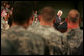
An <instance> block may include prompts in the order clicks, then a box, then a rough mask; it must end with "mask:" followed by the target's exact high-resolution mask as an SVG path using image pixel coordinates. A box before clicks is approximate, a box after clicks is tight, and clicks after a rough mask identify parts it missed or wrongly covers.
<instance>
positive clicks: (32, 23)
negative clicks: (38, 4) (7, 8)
mask: <svg viewBox="0 0 84 56" xmlns="http://www.w3.org/2000/svg"><path fill="white" fill-rule="evenodd" d="M13 8H14V10H13V11H12V13H13V15H12V17H11V18H12V19H13V20H12V24H11V27H9V29H7V30H4V31H2V29H3V28H2V29H1V54H2V55H82V54H83V31H82V30H80V27H79V18H80V14H79V12H78V11H77V10H75V9H72V10H70V11H69V13H68V16H67V20H65V21H66V24H67V26H66V27H67V30H66V32H64V33H62V32H60V30H57V29H56V26H55V27H54V26H53V25H54V23H56V22H57V21H55V20H56V12H55V9H54V8H52V7H49V6H47V7H44V8H42V9H41V10H40V14H39V15H36V14H37V11H36V12H35V13H36V14H35V15H32V14H33V11H32V10H33V5H32V2H31V1H28V2H25V1H16V2H14V4H13ZM37 16H38V17H37ZM1 20H2V17H1ZM54 21H55V22H54ZM53 22H54V23H53ZM57 24H58V23H57ZM59 24H62V23H59ZM61 26H63V25H61ZM57 27H58V26H57Z"/></svg>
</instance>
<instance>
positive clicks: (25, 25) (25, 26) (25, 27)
mask: <svg viewBox="0 0 84 56" xmlns="http://www.w3.org/2000/svg"><path fill="white" fill-rule="evenodd" d="M16 25H18V24H17V23H13V24H12V26H11V27H14V26H16ZM18 26H22V27H23V28H24V29H27V27H28V25H27V24H23V25H18Z"/></svg>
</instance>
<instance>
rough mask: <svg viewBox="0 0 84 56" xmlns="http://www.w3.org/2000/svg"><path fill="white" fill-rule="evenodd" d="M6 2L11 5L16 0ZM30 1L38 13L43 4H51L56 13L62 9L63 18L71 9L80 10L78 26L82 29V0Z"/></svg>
mask: <svg viewBox="0 0 84 56" xmlns="http://www.w3.org/2000/svg"><path fill="white" fill-rule="evenodd" d="M2 2H4V1H2ZM8 2H10V4H11V5H13V3H14V2H16V1H8ZM32 2H33V5H34V8H33V10H34V11H36V10H37V11H38V14H39V11H40V9H42V8H43V7H45V6H51V7H53V8H55V10H56V13H57V12H58V10H62V11H63V14H62V16H61V18H62V19H63V20H65V18H66V17H67V15H68V12H69V11H70V10H71V9H77V10H78V11H79V12H80V18H81V24H80V27H81V29H83V1H81V0H80V1H79V0H68V1H62V0H61V1H60V0H57V1H32Z"/></svg>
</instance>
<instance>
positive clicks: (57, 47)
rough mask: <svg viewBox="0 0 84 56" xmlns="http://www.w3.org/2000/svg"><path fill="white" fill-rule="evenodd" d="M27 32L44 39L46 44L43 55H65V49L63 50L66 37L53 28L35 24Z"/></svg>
mask: <svg viewBox="0 0 84 56" xmlns="http://www.w3.org/2000/svg"><path fill="white" fill-rule="evenodd" d="M28 31H31V32H32V33H36V34H39V35H40V36H42V37H43V38H44V40H45V44H46V48H45V49H47V50H45V51H46V52H47V53H46V52H45V54H49V55H63V54H66V53H67V48H65V44H67V42H65V41H64V40H66V39H67V37H66V35H63V34H62V33H60V32H59V31H57V30H56V29H54V28H53V27H50V26H42V25H40V24H36V25H33V26H30V27H29V28H28Z"/></svg>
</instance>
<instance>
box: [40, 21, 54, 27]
mask: <svg viewBox="0 0 84 56" xmlns="http://www.w3.org/2000/svg"><path fill="white" fill-rule="evenodd" d="M40 25H47V26H51V27H52V26H53V23H51V22H44V21H41V22H40Z"/></svg>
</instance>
